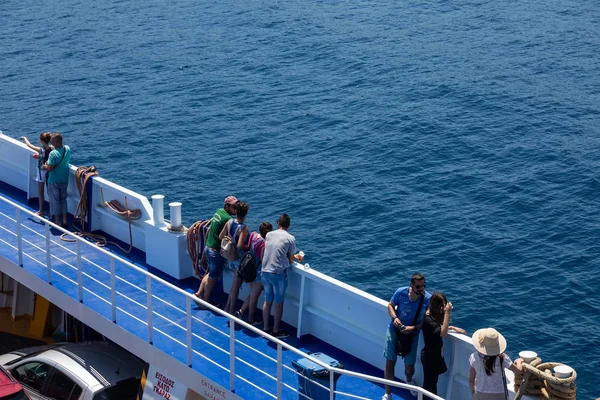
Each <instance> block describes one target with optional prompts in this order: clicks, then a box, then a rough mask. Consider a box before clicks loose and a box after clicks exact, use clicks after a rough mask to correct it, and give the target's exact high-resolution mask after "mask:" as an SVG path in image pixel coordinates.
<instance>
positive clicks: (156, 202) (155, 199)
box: [152, 194, 165, 227]
mask: <svg viewBox="0 0 600 400" xmlns="http://www.w3.org/2000/svg"><path fill="white" fill-rule="evenodd" d="M152 219H153V220H154V226H159V227H162V226H164V225H165V196H163V195H162V194H155V195H152Z"/></svg>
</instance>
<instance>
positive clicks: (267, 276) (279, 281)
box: [261, 214, 303, 339]
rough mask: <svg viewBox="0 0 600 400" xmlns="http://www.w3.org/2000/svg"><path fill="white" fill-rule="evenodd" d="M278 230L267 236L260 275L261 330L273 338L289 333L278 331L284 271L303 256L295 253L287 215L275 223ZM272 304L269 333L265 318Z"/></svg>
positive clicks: (284, 289) (283, 288)
mask: <svg viewBox="0 0 600 400" xmlns="http://www.w3.org/2000/svg"><path fill="white" fill-rule="evenodd" d="M277 227H278V228H279V229H277V230H275V231H272V232H269V233H267V237H266V239H265V255H264V258H263V266H262V273H261V282H262V284H263V287H264V288H265V302H264V304H263V323H264V331H265V332H267V333H272V334H273V336H275V337H276V338H280V339H281V338H285V337H288V336H289V334H288V333H287V332H285V331H284V330H282V329H281V318H282V317H283V300H284V298H285V291H286V289H287V270H288V269H289V268H290V266H291V265H292V263H293V262H294V260H298V261H302V259H303V257H302V256H301V255H300V254H295V253H296V238H294V237H293V236H292V235H290V234H289V233H288V232H287V230H288V228H289V227H290V216H289V215H287V214H281V216H280V217H279V219H278V220H277ZM273 302H275V311H274V313H273V330H272V331H271V329H270V324H269V322H270V321H269V319H270V316H271V306H272V304H273Z"/></svg>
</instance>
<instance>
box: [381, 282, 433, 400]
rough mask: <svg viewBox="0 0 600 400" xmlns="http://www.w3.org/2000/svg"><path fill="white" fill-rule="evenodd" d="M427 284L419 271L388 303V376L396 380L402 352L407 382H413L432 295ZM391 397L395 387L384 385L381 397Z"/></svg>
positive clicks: (385, 352)
mask: <svg viewBox="0 0 600 400" xmlns="http://www.w3.org/2000/svg"><path fill="white" fill-rule="evenodd" d="M425 286H426V285H425V277H424V276H423V275H422V274H419V273H416V274H413V275H412V277H411V278H410V286H408V287H401V288H399V289H398V290H396V292H395V293H394V295H393V296H392V298H391V299H390V302H389V303H388V313H389V314H390V318H392V320H391V321H390V324H389V325H388V328H387V333H386V337H385V345H384V349H383V356H384V357H385V373H384V377H385V379H388V380H391V381H393V380H394V376H395V374H394V370H395V368H396V360H397V359H398V354H400V355H401V356H402V357H403V358H404V374H405V375H406V383H408V384H412V377H413V375H414V373H415V361H416V360H417V347H418V345H419V329H420V327H421V322H422V321H423V315H424V314H425V310H427V308H428V307H429V299H430V298H431V294H429V293H428V292H427V291H425ZM411 394H412V395H413V396H416V395H417V392H416V391H411ZM391 398H392V387H391V386H388V385H385V394H384V395H383V398H382V400H391Z"/></svg>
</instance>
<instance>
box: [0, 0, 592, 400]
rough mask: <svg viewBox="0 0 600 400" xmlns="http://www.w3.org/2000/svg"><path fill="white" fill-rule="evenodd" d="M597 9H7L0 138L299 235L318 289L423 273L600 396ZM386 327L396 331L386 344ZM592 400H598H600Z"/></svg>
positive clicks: (266, 5)
mask: <svg viewBox="0 0 600 400" xmlns="http://www.w3.org/2000/svg"><path fill="white" fill-rule="evenodd" d="M599 8H600V7H599V6H598V3H597V2H593V1H590V0H582V1H579V2H574V1H568V0H567V1H558V0H532V1H512V2H510V1H509V2H502V1H487V0H479V1H478V0H467V1H463V2H452V1H447V0H434V1H430V2H422V1H412V0H409V1H404V2H398V1H389V0H379V1H377V0H376V1H363V0H356V1H346V2H342V1H336V0H334V1H312V0H308V1H297V0H290V1H261V0H248V1H243V2H234V1H229V0H225V1H221V2H212V1H210V2H209V1H204V0H195V1H190V0H175V1H164V0H163V1H159V0H148V1H144V2H135V1H115V0H106V1H102V2H84V1H80V0H63V1H56V0H47V1H41V2H40V1H30V0H19V1H16V0H4V1H3V2H2V4H1V5H0V22H1V23H0V39H1V41H0V43H1V44H0V59H1V60H2V67H1V68H0V95H1V98H0V129H2V130H3V131H4V133H6V134H8V135H11V136H13V137H18V136H21V135H27V136H29V137H31V138H34V137H35V136H37V135H38V134H39V132H41V131H42V130H48V129H49V130H59V131H62V132H64V134H65V136H66V141H67V143H68V144H69V145H71V147H72V148H73V151H74V156H73V162H74V163H75V164H79V165H91V164H95V165H96V166H98V168H99V170H100V173H101V174H102V175H103V176H104V177H106V178H108V179H111V180H113V181H116V182H118V183H120V184H123V185H124V186H127V187H129V188H131V189H134V190H136V191H139V192H141V193H144V194H146V195H151V194H154V193H164V194H166V195H167V200H168V201H173V200H179V201H182V202H183V204H184V209H183V210H184V211H183V212H184V222H186V223H188V224H189V223H192V222H193V221H195V220H197V219H200V218H207V217H209V216H210V215H211V214H212V213H213V212H214V210H215V209H216V208H217V207H219V206H220V204H221V203H222V200H223V198H224V197H225V196H227V195H229V194H235V195H237V196H238V197H240V198H242V199H244V200H245V201H247V202H248V203H249V204H250V206H251V209H250V214H249V222H250V224H251V227H257V226H258V224H259V223H260V221H261V220H269V221H272V222H274V221H275V219H276V217H277V216H278V215H279V214H280V213H282V212H288V213H289V214H290V215H291V217H292V227H291V231H292V233H293V234H295V236H296V238H297V241H298V245H299V247H300V248H301V249H302V250H304V251H305V252H306V253H307V255H308V256H307V261H308V262H309V263H310V264H311V265H312V266H313V267H314V268H317V269H319V270H320V271H323V272H326V273H328V274H330V275H332V276H334V277H336V278H338V279H340V280H342V281H345V282H348V283H351V284H353V285H355V286H357V287H359V288H361V289H364V290H366V291H368V292H370V293H373V294H375V295H377V296H380V297H382V298H384V299H388V298H389V297H390V296H391V295H392V293H393V291H394V290H395V289H396V288H397V287H398V286H401V285H405V284H407V283H408V277H409V276H410V274H411V273H412V272H414V271H421V272H423V273H424V274H425V275H426V276H427V279H428V287H429V288H430V289H432V290H436V289H437V290H442V291H444V292H446V293H447V294H448V296H449V297H450V299H451V301H452V302H453V303H454V306H455V313H454V323H455V324H456V325H459V326H462V327H464V328H466V329H467V330H468V331H469V332H470V333H472V332H473V331H474V330H475V329H477V328H479V327H484V326H495V327H497V328H498V329H499V330H500V331H502V332H503V333H504V334H505V336H506V337H507V340H508V343H509V351H508V352H509V354H511V355H512V356H513V357H515V356H516V355H517V353H518V351H520V350H523V349H531V350H535V351H537V352H538V353H539V354H540V355H541V357H542V358H543V359H544V360H546V361H561V362H566V363H568V364H570V365H572V366H573V367H575V368H576V369H577V371H578V384H579V388H578V389H579V390H578V394H579V396H578V397H579V398H582V399H584V398H591V397H594V396H598V395H600V393H599V392H598V391H597V386H596V384H597V373H598V371H599V370H600V333H599V332H598V328H597V325H598V323H599V322H600V294H599V289H598V288H600V268H599V267H598V261H599V260H598V258H599V257H598V256H599V254H600V223H599V222H598V191H599V189H600V181H599V179H598V169H599V167H600V162H599V154H600V135H599V133H600V132H599V126H600V107H599V104H600V81H599V77H600V63H599V58H598V54H599V53H600V32H599V30H600V29H599V26H600V25H599V22H600V21H599V20H600V11H599ZM381 328H382V329H385V327H383V326H382V327H381ZM594 390H596V393H594Z"/></svg>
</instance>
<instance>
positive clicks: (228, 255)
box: [221, 223, 242, 261]
mask: <svg viewBox="0 0 600 400" xmlns="http://www.w3.org/2000/svg"><path fill="white" fill-rule="evenodd" d="M232 225H233V223H232ZM241 226H242V225H238V227H237V229H236V230H235V233H234V234H233V235H231V232H228V235H227V236H225V237H224V238H223V239H221V255H222V256H223V257H224V258H225V259H226V260H227V261H235V260H237V258H238V253H237V248H236V246H235V245H236V244H235V243H233V238H235V234H236V233H237V231H238V229H240V227H241ZM229 230H230V231H231V228H229Z"/></svg>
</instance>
